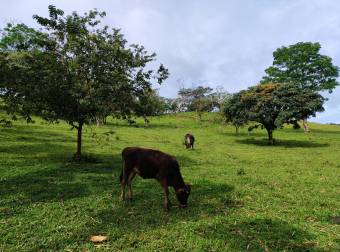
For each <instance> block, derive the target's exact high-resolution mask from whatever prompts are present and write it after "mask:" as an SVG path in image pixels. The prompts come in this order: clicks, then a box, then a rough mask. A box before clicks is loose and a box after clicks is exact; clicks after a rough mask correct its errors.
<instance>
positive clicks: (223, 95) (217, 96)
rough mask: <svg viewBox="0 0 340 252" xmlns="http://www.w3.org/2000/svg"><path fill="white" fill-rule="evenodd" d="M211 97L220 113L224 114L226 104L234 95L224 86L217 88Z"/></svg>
mask: <svg viewBox="0 0 340 252" xmlns="http://www.w3.org/2000/svg"><path fill="white" fill-rule="evenodd" d="M210 96H211V99H212V100H213V103H214V105H215V106H216V108H217V109H218V110H219V111H220V112H223V107H224V105H225V104H226V102H227V100H228V99H230V98H231V97H232V95H231V94H230V93H229V92H227V91H225V90H224V88H223V87H222V86H218V87H216V88H215V92H213V93H212V94H210Z"/></svg>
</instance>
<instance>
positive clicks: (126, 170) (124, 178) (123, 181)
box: [120, 160, 131, 200]
mask: <svg viewBox="0 0 340 252" xmlns="http://www.w3.org/2000/svg"><path fill="white" fill-rule="evenodd" d="M130 172H131V167H130V165H129V164H128V163H127V162H126V161H124V160H123V165H122V174H121V178H120V185H121V194H120V198H121V199H122V200H124V199H125V187H126V185H127V182H128V178H129V176H130Z"/></svg>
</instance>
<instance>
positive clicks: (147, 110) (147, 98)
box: [134, 89, 166, 126]
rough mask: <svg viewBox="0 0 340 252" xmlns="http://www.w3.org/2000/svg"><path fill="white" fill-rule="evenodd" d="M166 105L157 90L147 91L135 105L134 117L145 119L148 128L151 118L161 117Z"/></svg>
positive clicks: (138, 98) (139, 97)
mask: <svg viewBox="0 0 340 252" xmlns="http://www.w3.org/2000/svg"><path fill="white" fill-rule="evenodd" d="M165 109H166V104H165V101H164V99H163V98H162V97H160V96H159V95H158V93H157V90H153V89H150V90H145V91H144V92H143V94H141V95H140V96H138V97H137V99H136V101H135V105H134V115H136V116H137V117H143V118H144V122H145V126H148V124H149V120H148V118H147V117H149V116H157V115H161V114H163V113H164V112H165Z"/></svg>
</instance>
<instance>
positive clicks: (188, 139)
mask: <svg viewBox="0 0 340 252" xmlns="http://www.w3.org/2000/svg"><path fill="white" fill-rule="evenodd" d="M194 142H195V138H194V136H193V135H191V134H189V133H188V134H186V135H185V136H184V144H185V147H186V148H187V149H193V148H194Z"/></svg>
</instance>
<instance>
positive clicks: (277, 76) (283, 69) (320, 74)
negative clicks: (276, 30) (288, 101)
mask: <svg viewBox="0 0 340 252" xmlns="http://www.w3.org/2000/svg"><path fill="white" fill-rule="evenodd" d="M320 49H321V45H320V44H319V43H311V42H300V43H297V44H294V45H290V46H288V47H285V46H283V47H281V48H278V49H277V50H276V51H275V52H274V53H273V56H274V61H273V66H271V67H269V68H267V69H266V70H265V71H266V73H267V75H266V76H265V77H263V80H262V82H263V83H268V82H275V83H293V84H296V85H298V86H299V87H300V88H308V89H311V90H313V91H329V92H331V91H332V90H333V89H334V88H335V87H336V86H338V85H339V83H338V81H337V77H338V76H339V68H338V67H337V66H334V65H333V63H332V59H331V58H330V57H328V56H325V55H322V54H320Z"/></svg>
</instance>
